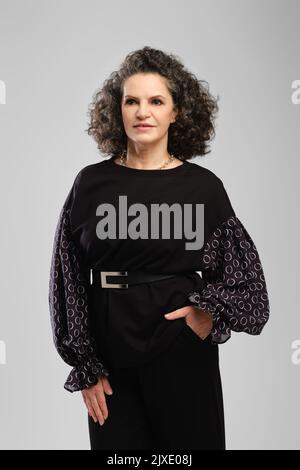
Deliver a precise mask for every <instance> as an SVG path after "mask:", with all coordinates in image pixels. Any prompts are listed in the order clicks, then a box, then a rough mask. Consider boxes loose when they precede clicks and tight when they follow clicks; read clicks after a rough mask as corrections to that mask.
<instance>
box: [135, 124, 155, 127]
mask: <svg viewBox="0 0 300 470" xmlns="http://www.w3.org/2000/svg"><path fill="white" fill-rule="evenodd" d="M133 127H154V126H151V124H137V125H136V126H133Z"/></svg>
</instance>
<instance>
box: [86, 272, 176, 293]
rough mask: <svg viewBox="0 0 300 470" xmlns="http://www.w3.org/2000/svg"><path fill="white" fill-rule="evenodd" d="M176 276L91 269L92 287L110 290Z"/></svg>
mask: <svg viewBox="0 0 300 470" xmlns="http://www.w3.org/2000/svg"><path fill="white" fill-rule="evenodd" d="M176 275H177V274H152V273H149V272H147V271H143V270H139V271H130V272H129V271H100V270H99V269H91V279H90V282H91V284H92V285H99V286H101V287H104V288H111V289H128V286H129V285H134V284H143V283H145V282H154V281H160V280H162V279H171V278H173V277H175V276H176Z"/></svg>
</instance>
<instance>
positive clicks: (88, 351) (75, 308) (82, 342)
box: [48, 176, 109, 392]
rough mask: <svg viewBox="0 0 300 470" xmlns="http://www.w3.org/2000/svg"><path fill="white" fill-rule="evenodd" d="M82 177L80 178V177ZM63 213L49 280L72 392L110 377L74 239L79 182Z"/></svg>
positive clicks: (55, 333) (56, 330)
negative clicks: (94, 334) (91, 322)
mask: <svg viewBox="0 0 300 470" xmlns="http://www.w3.org/2000/svg"><path fill="white" fill-rule="evenodd" d="M77 178H78V176H77ZM77 178H76V179H75V182H74V184H73V186H72V188H71V190H70V192H69V194H68V197H67V199H66V201H65V203H64V205H63V207H62V209H61V212H60V214H59V218H58V223H57V227H56V231H55V236H54V243H53V253H52V260H51V268H50V280H49V296H48V300H49V309H50V318H51V327H52V333H53V340H54V344H55V347H56V349H57V351H58V353H59V355H60V356H61V357H62V359H63V360H64V361H65V362H66V363H67V364H68V365H70V366H72V367H73V368H72V370H71V372H70V374H69V376H68V378H67V380H66V382H65V384H64V388H65V389H66V390H68V391H69V392H75V391H79V390H82V389H84V388H87V387H89V386H91V385H93V384H95V383H97V381H98V379H99V377H100V376H102V375H106V376H108V375H109V372H108V371H107V370H106V369H105V367H104V365H103V364H102V362H101V361H100V360H99V358H98V356H97V352H96V345H95V341H94V339H93V337H92V336H91V334H90V330H89V307H88V288H89V283H88V276H87V270H86V269H85V267H84V266H83V264H82V259H81V256H80V252H79V250H78V248H77V246H76V245H75V243H74V241H73V239H72V231H71V221H70V211H71V207H72V202H73V199H74V194H75V190H76V181H77Z"/></svg>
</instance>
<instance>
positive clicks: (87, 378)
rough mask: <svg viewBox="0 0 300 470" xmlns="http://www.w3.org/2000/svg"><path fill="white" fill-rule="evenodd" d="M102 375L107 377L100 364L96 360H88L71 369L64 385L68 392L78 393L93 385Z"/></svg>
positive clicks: (107, 373) (106, 372)
mask: <svg viewBox="0 0 300 470" xmlns="http://www.w3.org/2000/svg"><path fill="white" fill-rule="evenodd" d="M103 375H105V376H108V375H109V372H108V371H107V370H106V369H105V367H104V366H103V364H102V362H100V361H99V360H98V359H97V358H96V359H94V360H92V359H90V360H88V361H87V362H86V363H85V364H82V365H78V366H75V367H73V369H72V370H71V372H70V374H69V375H68V378H67V380H66V382H65V384H64V388H65V389H66V390H68V392H78V391H80V390H83V389H85V388H88V387H91V386H92V385H95V384H96V383H97V382H98V380H99V378H100V377H102V376H103Z"/></svg>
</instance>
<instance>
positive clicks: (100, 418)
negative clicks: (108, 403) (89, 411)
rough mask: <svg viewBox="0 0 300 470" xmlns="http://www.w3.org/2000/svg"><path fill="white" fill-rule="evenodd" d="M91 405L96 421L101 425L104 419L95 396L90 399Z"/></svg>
mask: <svg viewBox="0 0 300 470" xmlns="http://www.w3.org/2000/svg"><path fill="white" fill-rule="evenodd" d="M91 404H92V407H93V410H94V413H95V415H96V416H97V419H98V421H99V423H100V424H101V425H102V424H103V423H104V421H105V418H104V416H103V412H102V407H100V406H99V403H98V400H97V397H96V395H94V396H93V397H92V398H91Z"/></svg>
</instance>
